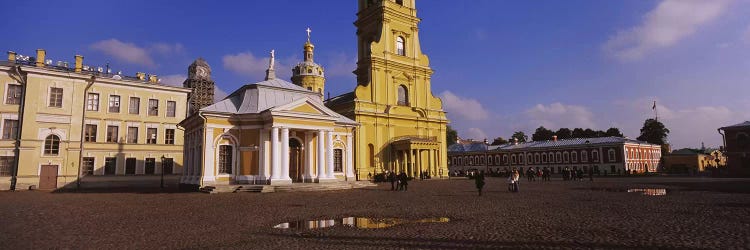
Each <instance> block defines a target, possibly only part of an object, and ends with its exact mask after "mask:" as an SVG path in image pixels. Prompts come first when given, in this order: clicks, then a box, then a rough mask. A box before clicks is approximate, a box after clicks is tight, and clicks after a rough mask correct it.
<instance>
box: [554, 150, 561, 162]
mask: <svg viewBox="0 0 750 250" xmlns="http://www.w3.org/2000/svg"><path fill="white" fill-rule="evenodd" d="M555 161H556V162H557V163H562V154H561V153H560V152H557V153H555Z"/></svg>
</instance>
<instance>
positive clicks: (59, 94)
mask: <svg viewBox="0 0 750 250" xmlns="http://www.w3.org/2000/svg"><path fill="white" fill-rule="evenodd" d="M62 100H63V89H62V88H50V91H49V106H50V107H55V108H62Z"/></svg>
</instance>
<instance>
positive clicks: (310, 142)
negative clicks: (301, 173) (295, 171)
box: [305, 131, 315, 180]
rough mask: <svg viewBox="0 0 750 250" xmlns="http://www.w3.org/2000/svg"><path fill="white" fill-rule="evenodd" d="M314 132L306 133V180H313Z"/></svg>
mask: <svg viewBox="0 0 750 250" xmlns="http://www.w3.org/2000/svg"><path fill="white" fill-rule="evenodd" d="M312 145H313V138H312V132H309V131H308V132H305V180H309V179H312V175H313V172H312V166H313V165H314V163H313V152H314V150H315V149H313V147H312Z"/></svg>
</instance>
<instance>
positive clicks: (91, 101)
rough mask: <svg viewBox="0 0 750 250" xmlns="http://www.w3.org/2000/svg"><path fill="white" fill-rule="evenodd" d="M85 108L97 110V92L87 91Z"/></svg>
mask: <svg viewBox="0 0 750 250" xmlns="http://www.w3.org/2000/svg"><path fill="white" fill-rule="evenodd" d="M86 110H88V111H99V94H97V93H89V95H88V98H86Z"/></svg>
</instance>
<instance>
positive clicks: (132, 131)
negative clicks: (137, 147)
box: [128, 127, 138, 143]
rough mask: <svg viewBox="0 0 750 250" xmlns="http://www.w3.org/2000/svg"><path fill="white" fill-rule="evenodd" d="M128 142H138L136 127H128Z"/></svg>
mask: <svg viewBox="0 0 750 250" xmlns="http://www.w3.org/2000/svg"><path fill="white" fill-rule="evenodd" d="M128 143H138V127H128Z"/></svg>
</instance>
